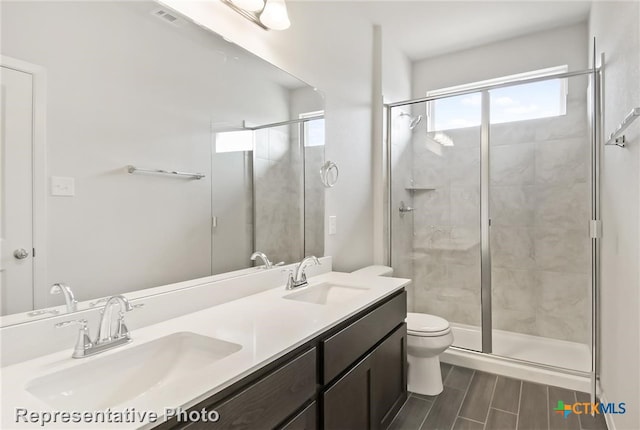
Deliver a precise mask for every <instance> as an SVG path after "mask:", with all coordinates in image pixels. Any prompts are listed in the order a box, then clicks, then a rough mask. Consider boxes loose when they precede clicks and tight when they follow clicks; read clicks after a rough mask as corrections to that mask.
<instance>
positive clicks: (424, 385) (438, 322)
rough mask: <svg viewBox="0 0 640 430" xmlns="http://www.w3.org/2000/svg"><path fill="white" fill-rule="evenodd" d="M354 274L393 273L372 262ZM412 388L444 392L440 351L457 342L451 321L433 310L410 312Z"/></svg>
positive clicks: (412, 389)
mask: <svg viewBox="0 0 640 430" xmlns="http://www.w3.org/2000/svg"><path fill="white" fill-rule="evenodd" d="M352 273H354V274H363V275H373V276H391V275H393V269H392V268H391V267H387V266H368V267H364V268H362V269H360V270H356V271H355V272H352ZM406 321H407V358H408V361H409V376H408V382H409V383H408V385H409V387H408V389H409V391H411V392H412V393H418V394H425V395H429V396H435V395H437V394H440V393H441V392H442V372H441V371H440V354H442V353H443V352H444V351H445V350H446V349H447V348H449V347H450V346H451V345H452V344H453V333H451V327H449V322H448V321H447V320H445V319H444V318H440V317H437V316H434V315H429V314H420V313H412V312H409V313H407V320H406Z"/></svg>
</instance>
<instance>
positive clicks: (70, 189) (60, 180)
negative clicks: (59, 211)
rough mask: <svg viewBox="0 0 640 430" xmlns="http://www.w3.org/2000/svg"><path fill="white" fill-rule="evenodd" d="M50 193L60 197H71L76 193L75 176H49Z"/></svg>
mask: <svg viewBox="0 0 640 430" xmlns="http://www.w3.org/2000/svg"><path fill="white" fill-rule="evenodd" d="M51 195H52V196H59V197H60V196H61V197H73V196H75V195H76V181H75V178H69V177H64V176H52V177H51Z"/></svg>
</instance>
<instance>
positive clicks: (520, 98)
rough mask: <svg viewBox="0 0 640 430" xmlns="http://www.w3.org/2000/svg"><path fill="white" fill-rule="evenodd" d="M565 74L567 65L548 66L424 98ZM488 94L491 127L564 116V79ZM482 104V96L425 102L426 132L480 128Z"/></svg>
mask: <svg viewBox="0 0 640 430" xmlns="http://www.w3.org/2000/svg"><path fill="white" fill-rule="evenodd" d="M566 71H567V66H566V65H565V66H559V67H551V68H548V69H542V70H535V71H532V72H527V73H521V74H518V75H510V76H504V77H501V78H497V79H490V80H485V81H479V82H473V83H471V84H465V85H458V86H455V87H449V88H443V89H441V90H437V91H429V92H428V93H427V96H437V95H439V94H444V93H450V92H455V91H465V90H469V89H472V88H480V87H484V86H487V85H496V84H501V83H505V82H513V81H514V80H515V81H517V80H524V79H531V78H538V77H544V76H548V75H552V74H557V73H563V72H566ZM489 93H490V94H491V111H490V122H491V124H502V123H507V122H514V121H523V120H530V119H538V118H549V117H555V116H560V115H565V114H566V109H567V79H553V80H544V81H540V82H532V83H527V84H522V85H516V86H509V87H505V88H495V89H492V90H490V91H489ZM481 103H482V97H481V93H472V94H464V95H460V96H455V97H448V98H444V99H438V100H434V101H431V102H429V103H427V105H426V107H427V112H426V113H427V119H428V124H427V131H429V132H432V131H440V130H454V129H459V128H467V127H477V126H479V125H480V119H479V118H478V115H477V114H476V112H477V110H478V109H479V107H480V106H481Z"/></svg>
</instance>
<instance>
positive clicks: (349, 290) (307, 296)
mask: <svg viewBox="0 0 640 430" xmlns="http://www.w3.org/2000/svg"><path fill="white" fill-rule="evenodd" d="M368 290H369V288H367V287H353V286H350V285H339V284H332V283H329V282H326V283H323V284H318V285H310V286H308V287H305V288H304V290H302V291H296V292H295V293H291V294H288V295H286V296H284V297H283V298H285V299H288V300H298V301H300V302H307V303H315V304H317V305H329V304H336V303H343V302H346V301H349V300H351V299H353V298H354V297H357V296H359V295H360V294H362V293H364V292H366V291H368Z"/></svg>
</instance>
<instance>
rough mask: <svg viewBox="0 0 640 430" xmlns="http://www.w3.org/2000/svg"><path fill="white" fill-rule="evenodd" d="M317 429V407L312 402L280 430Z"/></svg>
mask: <svg viewBox="0 0 640 430" xmlns="http://www.w3.org/2000/svg"><path fill="white" fill-rule="evenodd" d="M317 428H318V405H317V404H316V402H312V403H311V404H310V405H309V406H307V407H306V408H304V410H303V411H302V412H300V413H299V414H298V415H296V416H295V417H294V418H293V419H292V420H291V421H289V422H287V423H286V424H285V425H284V426H283V427H281V429H280V430H316V429H317Z"/></svg>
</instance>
